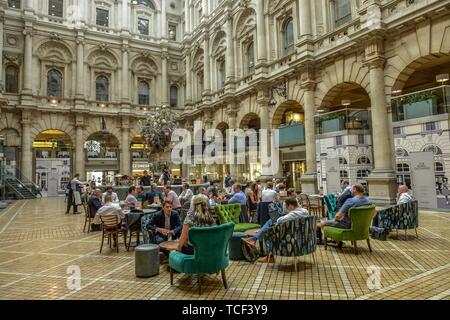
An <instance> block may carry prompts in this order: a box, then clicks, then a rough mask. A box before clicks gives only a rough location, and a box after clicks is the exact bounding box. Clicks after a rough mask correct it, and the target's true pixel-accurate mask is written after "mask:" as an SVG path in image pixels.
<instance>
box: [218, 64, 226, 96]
mask: <svg viewBox="0 0 450 320" xmlns="http://www.w3.org/2000/svg"><path fill="white" fill-rule="evenodd" d="M218 63H219V66H218V70H217V75H218V79H217V82H218V88H219V89H222V88H223V87H224V86H225V59H222V60H219V61H218Z"/></svg>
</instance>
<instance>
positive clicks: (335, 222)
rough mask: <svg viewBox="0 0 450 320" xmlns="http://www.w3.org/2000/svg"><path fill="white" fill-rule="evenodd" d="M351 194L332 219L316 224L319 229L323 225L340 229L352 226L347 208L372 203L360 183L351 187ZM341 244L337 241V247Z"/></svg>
mask: <svg viewBox="0 0 450 320" xmlns="http://www.w3.org/2000/svg"><path fill="white" fill-rule="evenodd" d="M352 195H353V198H350V199H347V201H345V203H344V204H343V205H342V207H341V208H340V209H339V212H338V213H337V214H336V217H335V218H334V219H332V220H327V219H324V220H322V221H321V222H319V223H318V224H317V227H318V228H321V229H322V228H323V227H325V226H327V227H334V228H341V229H350V228H351V227H352V226H351V220H350V217H349V215H348V211H349V209H350V208H354V207H364V206H370V205H371V204H372V202H371V201H370V200H369V198H367V197H366V196H365V195H364V187H363V186H362V185H361V184H355V185H354V186H353V187H352ZM342 245H343V243H342V241H339V242H338V247H340V248H341V247H342Z"/></svg>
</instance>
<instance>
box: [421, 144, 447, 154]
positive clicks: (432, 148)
mask: <svg viewBox="0 0 450 320" xmlns="http://www.w3.org/2000/svg"><path fill="white" fill-rule="evenodd" d="M422 152H433V154H434V155H435V156H438V155H442V149H441V148H439V147H438V146H435V145H429V146H426V147H425V148H423V150H422Z"/></svg>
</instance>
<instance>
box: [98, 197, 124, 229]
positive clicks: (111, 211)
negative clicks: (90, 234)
mask: <svg viewBox="0 0 450 320" xmlns="http://www.w3.org/2000/svg"><path fill="white" fill-rule="evenodd" d="M101 216H117V217H118V221H119V223H120V222H121V221H122V220H123V218H125V214H124V212H123V211H122V208H121V207H120V205H119V204H118V203H112V198H111V196H110V195H106V196H105V204H104V205H103V206H102V207H101V208H100V209H98V211H97V214H96V215H95V218H94V221H93V224H101V221H100V217H101Z"/></svg>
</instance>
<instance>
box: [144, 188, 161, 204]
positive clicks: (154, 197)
mask: <svg viewBox="0 0 450 320" xmlns="http://www.w3.org/2000/svg"><path fill="white" fill-rule="evenodd" d="M156 188H157V185H156V183H152V184H151V186H150V191H149V192H147V194H146V195H145V198H146V199H147V201H148V205H152V204H160V203H162V202H163V198H162V195H161V193H159V192H158V191H157V190H156Z"/></svg>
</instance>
